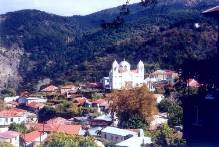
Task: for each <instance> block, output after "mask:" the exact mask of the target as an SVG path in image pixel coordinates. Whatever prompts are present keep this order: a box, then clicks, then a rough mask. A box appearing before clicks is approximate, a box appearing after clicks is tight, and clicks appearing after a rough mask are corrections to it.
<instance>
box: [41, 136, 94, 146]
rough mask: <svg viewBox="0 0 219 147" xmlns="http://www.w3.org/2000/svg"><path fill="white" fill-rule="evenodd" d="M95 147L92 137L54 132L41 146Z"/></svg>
mask: <svg viewBox="0 0 219 147" xmlns="http://www.w3.org/2000/svg"><path fill="white" fill-rule="evenodd" d="M54 146H55V147H97V145H96V143H95V139H94V138H93V137H83V136H74V135H67V134H64V133H55V134H52V135H51V136H49V138H48V141H47V142H45V143H44V144H43V147H54Z"/></svg>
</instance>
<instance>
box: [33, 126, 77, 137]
mask: <svg viewBox="0 0 219 147" xmlns="http://www.w3.org/2000/svg"><path fill="white" fill-rule="evenodd" d="M34 128H35V129H37V130H38V131H43V130H44V131H46V132H58V133H67V134H72V135H79V134H80V130H81V125H66V124H44V125H43V124H36V125H35V126H34Z"/></svg>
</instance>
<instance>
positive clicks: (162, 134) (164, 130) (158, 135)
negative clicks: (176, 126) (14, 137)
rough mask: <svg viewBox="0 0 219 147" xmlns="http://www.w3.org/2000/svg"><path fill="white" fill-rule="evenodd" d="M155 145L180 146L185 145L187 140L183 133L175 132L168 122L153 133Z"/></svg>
mask: <svg viewBox="0 0 219 147" xmlns="http://www.w3.org/2000/svg"><path fill="white" fill-rule="evenodd" d="M152 134H153V136H152V138H153V140H154V142H155V143H154V146H169V147H180V146H185V143H186V142H185V140H184V139H182V135H181V134H177V132H174V130H173V129H172V128H170V127H169V126H168V125H167V124H164V125H163V126H161V127H160V128H158V129H157V130H156V131H155V132H153V133H152Z"/></svg>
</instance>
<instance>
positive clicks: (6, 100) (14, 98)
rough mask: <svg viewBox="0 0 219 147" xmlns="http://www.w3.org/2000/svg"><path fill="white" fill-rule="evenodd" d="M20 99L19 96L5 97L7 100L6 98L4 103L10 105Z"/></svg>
mask: <svg viewBox="0 0 219 147" xmlns="http://www.w3.org/2000/svg"><path fill="white" fill-rule="evenodd" d="M18 98H19V96H11V97H5V98H4V103H6V104H7V103H9V102H12V101H16V100H17V99H18Z"/></svg>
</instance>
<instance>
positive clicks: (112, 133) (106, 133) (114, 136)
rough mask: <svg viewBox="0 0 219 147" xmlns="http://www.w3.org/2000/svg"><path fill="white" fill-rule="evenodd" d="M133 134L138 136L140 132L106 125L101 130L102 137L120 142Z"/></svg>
mask: <svg viewBox="0 0 219 147" xmlns="http://www.w3.org/2000/svg"><path fill="white" fill-rule="evenodd" d="M133 136H138V132H134V131H130V130H126V129H119V128H115V127H106V128H104V129H103V130H102V131H101V138H104V139H107V140H109V141H112V142H115V143H118V142H121V141H124V140H126V139H128V138H131V137H133Z"/></svg>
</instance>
